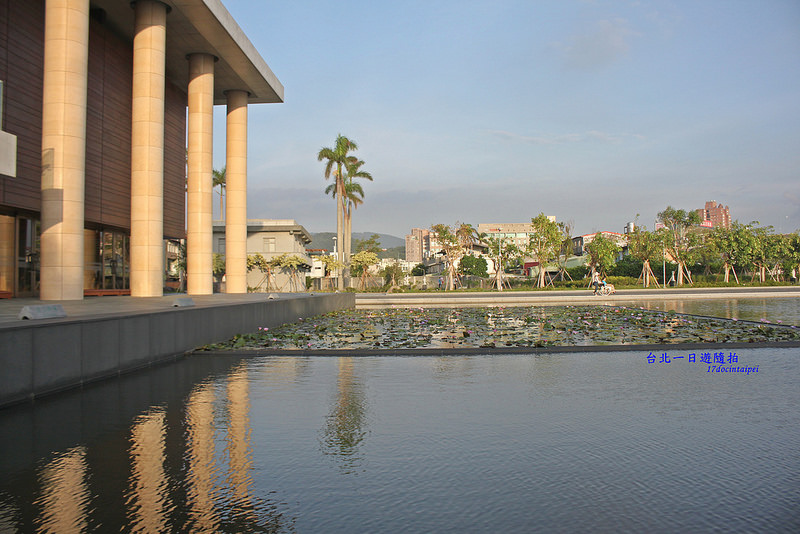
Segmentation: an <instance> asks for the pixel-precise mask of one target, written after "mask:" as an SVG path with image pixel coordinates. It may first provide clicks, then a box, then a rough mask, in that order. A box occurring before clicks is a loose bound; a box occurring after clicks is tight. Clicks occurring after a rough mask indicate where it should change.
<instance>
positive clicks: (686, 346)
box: [189, 341, 800, 357]
mask: <svg viewBox="0 0 800 534" xmlns="http://www.w3.org/2000/svg"><path fill="white" fill-rule="evenodd" d="M796 347H800V341H761V342H754V343H747V342H734V343H674V344H669V343H662V344H647V345H556V346H550V347H452V348H441V347H437V348H427V349H426V348H414V349H316V350H308V349H272V350H263V349H226V350H195V351H192V352H190V353H189V354H190V355H192V356H224V355H236V356H244V355H247V356H252V357H260V356H295V357H297V356H302V357H307V356H334V357H335V356H347V357H351V356H473V355H474V356H493V355H501V354H531V353H533V354H546V353H551V352H556V353H569V352H573V353H574V352H578V353H589V352H633V351H641V352H645V351H646V352H653V351H661V352H663V351H667V350H669V351H677V350H702V349H708V350H714V349H716V350H717V351H719V350H729V349H745V348H746V349H765V348H772V349H784V348H796Z"/></svg>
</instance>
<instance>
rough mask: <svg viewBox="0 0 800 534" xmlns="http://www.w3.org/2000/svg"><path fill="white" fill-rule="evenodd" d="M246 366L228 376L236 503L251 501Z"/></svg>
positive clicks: (230, 450) (231, 473) (230, 468)
mask: <svg viewBox="0 0 800 534" xmlns="http://www.w3.org/2000/svg"><path fill="white" fill-rule="evenodd" d="M249 388H250V385H249V382H248V377H247V368H246V367H244V366H242V367H241V368H240V369H239V370H237V371H234V372H233V373H231V375H230V376H229V377H228V458H229V465H228V480H229V483H230V487H231V493H232V494H233V500H234V503H235V505H237V506H243V507H247V506H248V505H250V500H251V495H250V493H251V489H252V486H253V479H252V478H251V476H250V473H251V472H252V469H253V459H252V447H251V443H250V435H251V427H250V395H249V393H250V392H249Z"/></svg>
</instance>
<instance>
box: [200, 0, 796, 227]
mask: <svg viewBox="0 0 800 534" xmlns="http://www.w3.org/2000/svg"><path fill="white" fill-rule="evenodd" d="M223 2H224V4H225V6H226V7H227V8H228V10H229V11H230V13H231V14H232V15H233V17H234V19H235V20H236V21H237V22H238V23H239V25H240V26H241V27H242V29H243V30H244V32H245V33H246V34H247V36H248V37H249V39H250V40H251V41H252V42H253V44H254V45H255V47H256V49H257V50H258V51H259V52H260V53H261V55H262V56H263V57H264V59H265V60H266V62H267V63H268V64H269V66H270V68H271V69H272V70H273V72H274V73H275V74H276V75H277V77H278V78H279V79H280V80H281V83H282V84H283V85H284V88H285V103H283V104H262V105H254V106H250V112H249V113H250V114H249V121H250V123H249V139H250V145H249V160H248V174H249V182H248V216H249V217H250V218H292V219H296V220H297V221H298V222H299V223H300V224H303V225H304V226H305V227H306V228H307V229H308V230H309V231H312V232H320V231H335V228H336V214H335V204H334V202H333V200H332V199H331V197H329V196H325V195H324V192H323V191H324V189H325V187H326V186H327V185H328V184H327V182H326V181H325V179H324V177H323V164H322V163H320V162H318V161H317V159H316V155H317V152H318V151H319V149H320V148H322V147H324V146H332V145H333V142H334V140H335V138H336V135H337V134H338V133H342V134H343V135H345V136H347V137H349V138H350V139H352V140H355V141H356V142H357V143H358V145H359V150H358V151H357V152H356V155H357V156H359V157H360V158H361V159H363V160H364V161H365V165H364V169H365V170H368V171H369V172H371V173H372V175H373V177H374V179H375V180H374V182H371V183H370V182H366V183H364V184H363V187H364V191H365V202H364V204H363V205H362V206H361V207H359V208H358V210H357V211H356V212H355V215H354V219H353V230H354V231H356V232H362V231H370V232H380V233H388V234H393V235H396V236H400V237H402V236H403V235H405V234H406V233H409V231H410V229H411V228H412V227H421V228H426V227H429V226H430V225H432V224H435V223H440V222H441V223H448V224H454V223H455V222H456V221H463V222H468V223H472V224H474V225H477V224H478V223H482V222H499V223H508V222H525V221H528V220H530V218H531V217H535V216H536V215H537V214H539V213H540V212H544V213H546V214H548V215H555V216H556V218H557V220H559V221H571V222H572V223H573V227H574V233H575V234H583V233H589V232H594V231H599V230H611V231H618V232H621V231H622V229H623V227H624V226H625V224H626V222H628V221H631V220H634V219H635V218H636V216H637V214H638V215H639V218H638V221H639V223H640V224H643V225H646V226H647V227H648V228H652V227H653V221H654V218H655V217H656V214H657V213H658V212H659V211H661V210H663V209H664V208H665V207H666V206H667V205H672V206H674V207H676V208H683V209H694V208H700V207H703V204H704V203H705V201H706V200H715V201H717V202H720V203H723V204H725V205H728V206H730V210H731V216H732V218H733V219H735V220H739V221H740V222H750V221H753V220H757V221H760V222H761V224H765V225H766V224H769V225H773V226H774V227H775V229H776V231H782V232H789V231H794V230H796V229H798V228H800V2H798V1H797V0H750V1H742V0H721V1H714V0H687V1H657V2H646V1H603V0H596V1H589V0H586V1H583V0H540V1H538V0H528V1H510V0H491V1H473V0H459V1H449V0H445V1H436V0H427V1H407V0H397V1H394V2H382V1H378V2H376V1H374V0H373V1H355V0H353V1H347V0H344V1H342V0H340V1H337V2H323V1H303V0H293V1H289V2H272V1H255V0H223ZM224 122H225V117H224V107H218V108H217V109H216V112H215V149H214V165H215V167H216V168H219V167H222V166H224V164H225V154H224V151H225V148H224ZM216 204H218V202H215V205H216Z"/></svg>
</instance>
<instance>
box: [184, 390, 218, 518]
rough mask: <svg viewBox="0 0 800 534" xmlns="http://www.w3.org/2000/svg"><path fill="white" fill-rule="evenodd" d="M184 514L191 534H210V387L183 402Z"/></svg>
mask: <svg viewBox="0 0 800 534" xmlns="http://www.w3.org/2000/svg"><path fill="white" fill-rule="evenodd" d="M186 418H187V421H186V430H187V434H188V437H187V440H188V443H187V455H188V458H187V460H188V473H187V474H186V478H187V491H188V507H189V510H188V513H189V517H190V522H191V528H190V530H192V531H193V532H214V531H216V530H217V528H216V527H217V525H218V524H219V517H217V514H216V512H215V510H214V492H215V487H214V486H215V482H216V474H215V469H214V386H213V384H201V385H200V386H198V387H197V388H196V389H195V390H194V391H193V392H192V394H191V395H190V396H189V400H188V401H187V403H186Z"/></svg>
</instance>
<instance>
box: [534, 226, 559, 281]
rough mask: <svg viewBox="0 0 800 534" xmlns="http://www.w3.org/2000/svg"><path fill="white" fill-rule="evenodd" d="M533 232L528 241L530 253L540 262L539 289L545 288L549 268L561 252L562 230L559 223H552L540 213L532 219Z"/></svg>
mask: <svg viewBox="0 0 800 534" xmlns="http://www.w3.org/2000/svg"><path fill="white" fill-rule="evenodd" d="M531 230H532V233H531V235H530V237H529V240H528V252H530V254H531V255H532V256H533V257H535V258H536V260H537V261H538V262H539V277H538V280H539V281H538V283H537V287H544V286H545V280H544V276H545V271H546V269H547V266H548V265H550V263H552V262H553V260H555V259H556V256H558V253H559V251H560V250H561V239H562V233H561V228H560V227H559V226H558V223H556V222H555V221H551V220H550V219H549V218H548V217H547V215H545V214H544V213H540V214H539V215H537V216H536V217H534V218H533V219H531Z"/></svg>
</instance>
